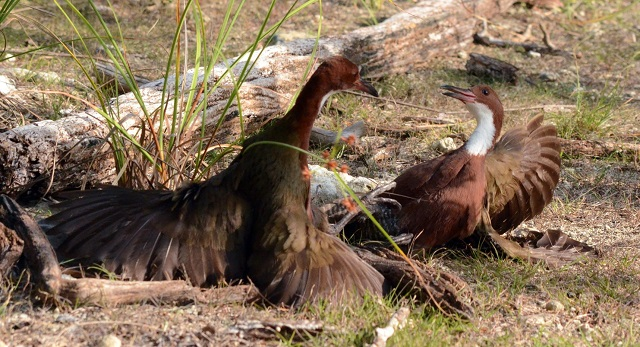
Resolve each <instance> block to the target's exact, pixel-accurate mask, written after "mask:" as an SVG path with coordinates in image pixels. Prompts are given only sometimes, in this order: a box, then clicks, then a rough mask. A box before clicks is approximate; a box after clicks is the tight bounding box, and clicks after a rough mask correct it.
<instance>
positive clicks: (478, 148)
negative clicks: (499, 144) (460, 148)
mask: <svg viewBox="0 0 640 347" xmlns="http://www.w3.org/2000/svg"><path fill="white" fill-rule="evenodd" d="M466 106H467V109H469V112H471V114H473V115H474V116H475V118H476V121H477V122H478V125H477V126H476V129H475V130H474V131H473V133H472V134H471V136H470V137H469V140H468V141H467V143H465V144H464V149H465V150H466V151H467V152H468V153H469V154H470V155H480V156H484V155H486V154H487V153H488V152H489V151H490V150H491V148H492V147H493V145H494V144H495V143H496V140H497V138H498V136H499V135H500V130H501V129H502V115H499V114H495V113H494V111H492V110H491V109H490V108H489V107H488V106H487V105H485V104H482V103H470V104H467V105H466Z"/></svg>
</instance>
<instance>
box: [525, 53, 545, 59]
mask: <svg viewBox="0 0 640 347" xmlns="http://www.w3.org/2000/svg"><path fill="white" fill-rule="evenodd" d="M527 55H528V56H529V57H530V58H540V57H542V54H540V53H539V52H536V51H529V52H527Z"/></svg>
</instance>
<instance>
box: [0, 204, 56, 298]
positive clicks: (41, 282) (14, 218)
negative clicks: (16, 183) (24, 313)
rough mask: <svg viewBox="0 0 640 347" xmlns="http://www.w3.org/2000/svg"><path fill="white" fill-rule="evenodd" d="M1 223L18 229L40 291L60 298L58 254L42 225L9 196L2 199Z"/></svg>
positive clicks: (34, 279)
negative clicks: (41, 227)
mask: <svg viewBox="0 0 640 347" xmlns="http://www.w3.org/2000/svg"><path fill="white" fill-rule="evenodd" d="M0 223H2V224H4V225H5V226H6V227H7V228H10V229H13V230H15V231H16V233H17V234H18V237H20V238H21V239H22V240H23V241H24V251H23V255H24V257H25V258H26V260H27V265H28V266H29V269H30V270H31V273H32V274H33V281H34V282H35V283H36V286H37V288H38V289H39V290H41V291H42V292H44V293H46V294H49V295H54V296H55V295H57V294H58V293H59V291H60V287H61V284H62V278H61V276H62V272H61V271H60V266H59V265H58V259H57V258H56V254H55V251H54V250H53V247H52V246H51V244H50V243H49V240H47V237H46V236H45V235H44V232H43V231H42V229H40V226H38V223H36V221H34V220H33V218H31V216H29V214H27V213H26V212H25V211H24V210H23V209H22V208H21V207H20V205H18V204H17V203H16V202H15V201H14V200H12V199H11V198H9V197H7V196H6V195H2V196H0Z"/></svg>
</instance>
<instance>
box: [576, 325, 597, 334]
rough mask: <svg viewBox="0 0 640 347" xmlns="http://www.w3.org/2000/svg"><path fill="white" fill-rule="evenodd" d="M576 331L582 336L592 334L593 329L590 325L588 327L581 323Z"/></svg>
mask: <svg viewBox="0 0 640 347" xmlns="http://www.w3.org/2000/svg"><path fill="white" fill-rule="evenodd" d="M578 331H579V332H581V333H583V334H586V333H590V332H592V331H593V328H592V327H591V325H589V323H583V324H582V325H580V326H579V327H578Z"/></svg>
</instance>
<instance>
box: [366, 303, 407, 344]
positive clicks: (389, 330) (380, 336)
mask: <svg viewBox="0 0 640 347" xmlns="http://www.w3.org/2000/svg"><path fill="white" fill-rule="evenodd" d="M409 313H411V311H409V309H408V308H406V307H400V308H399V309H398V310H397V311H396V312H395V313H394V314H393V315H392V316H391V319H389V322H388V323H387V326H386V327H384V328H376V334H375V337H374V338H373V343H371V344H370V345H368V346H369V347H385V346H386V345H387V340H388V339H389V338H390V337H391V336H393V334H394V333H395V332H396V331H397V330H400V329H402V328H403V327H404V325H405V323H406V322H407V318H409Z"/></svg>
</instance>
